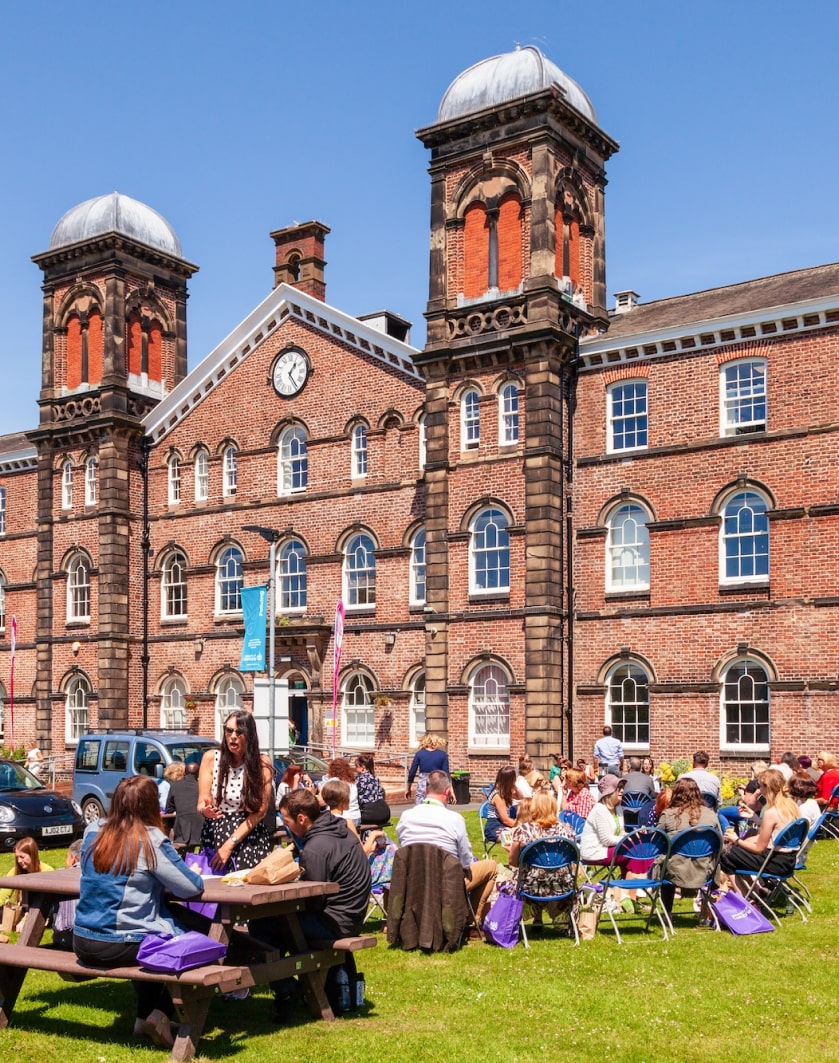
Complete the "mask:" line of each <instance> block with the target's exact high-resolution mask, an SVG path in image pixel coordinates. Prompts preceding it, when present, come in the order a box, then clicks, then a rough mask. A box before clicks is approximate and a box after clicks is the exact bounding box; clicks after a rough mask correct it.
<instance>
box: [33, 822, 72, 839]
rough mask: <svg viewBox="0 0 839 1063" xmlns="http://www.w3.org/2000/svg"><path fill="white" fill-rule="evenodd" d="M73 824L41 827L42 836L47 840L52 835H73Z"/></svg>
mask: <svg viewBox="0 0 839 1063" xmlns="http://www.w3.org/2000/svg"><path fill="white" fill-rule="evenodd" d="M72 833H73V824H72V823H63V824H61V825H60V826H58V827H41V834H43V836H44V837H45V838H46V837H47V836H48V835H50V834H72Z"/></svg>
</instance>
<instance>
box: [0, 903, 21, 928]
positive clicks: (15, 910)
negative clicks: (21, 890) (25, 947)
mask: <svg viewBox="0 0 839 1063" xmlns="http://www.w3.org/2000/svg"><path fill="white" fill-rule="evenodd" d="M24 915H26V909H25V908H24V907H23V905H22V904H9V903H8V902H7V903H6V904H4V905H3V919H2V922H0V933H3V934H11V932H12V931H13V930H16V929H17V928H18V924H19V923H20V922H21V921H22V919H23V917H24Z"/></svg>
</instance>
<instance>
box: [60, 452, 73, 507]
mask: <svg viewBox="0 0 839 1063" xmlns="http://www.w3.org/2000/svg"><path fill="white" fill-rule="evenodd" d="M61 508H62V509H72V508H73V463H72V461H65V462H64V464H63V465H62V466H61Z"/></svg>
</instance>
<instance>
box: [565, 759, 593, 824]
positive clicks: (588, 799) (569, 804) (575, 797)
mask: <svg viewBox="0 0 839 1063" xmlns="http://www.w3.org/2000/svg"><path fill="white" fill-rule="evenodd" d="M593 808H594V798H593V797H592V796H591V790H589V787H588V780H587V779H586V776H585V774H584V773H583V772H581V771H578V770H577V768H569V769H568V771H566V773H565V786H564V787H563V789H562V790H561V791H560V811H561V812H576V813H577V815H578V816H582V817H583V819H588V817H589V813H590V812H591V810H592V809H593Z"/></svg>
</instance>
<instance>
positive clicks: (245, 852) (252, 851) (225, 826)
mask: <svg viewBox="0 0 839 1063" xmlns="http://www.w3.org/2000/svg"><path fill="white" fill-rule="evenodd" d="M219 757H220V753H219V751H218V750H216V751H215V754H214V760H213V784H212V789H211V790H210V793H211V794H213V796H215V794H216V788H217V786H218V770H219ZM244 783H245V765H244V764H240V765H239V767H238V768H231V769H230V770H229V771H228V773H227V785H226V786H225V788H224V793H223V794H222V799H221V806H220V807H221V812H222V815H221V816H220V817H219V818H218V819H205V820H204V826H203V827H202V828H201V845H202V846H203V847H204V848H205V849H212V850H213V852H217V851H218V849H219V848H220V847H221V846H222V845H223V844H224V843H225V842H226V841H227V839H228V838H229V837H230V836H231V835H232V834H233V833H234V832H235V831H236V829H237V827H238V826H239V824H240V823H244V821H245V820H246V819H247V818H248V813H247V810H246V809H245V807H244V803H243V797H242V791H243V789H244ZM272 848H273V846H272V844H271V835H270V834H269V833H268V828H267V827H266V826H265V820H264V819H261V820H260V821H259V823H257V825H256V826H255V827H254V828H253V830H252V831H251V832H250V834H247V835H246V836H245V837H244V838H243V839H242V840H241V841H240V842H239V844H238V845H237V846H236V847H235V848H234V849H233V852H232V853H231V855H230V861H229V863H228V865H227V867H226V869H225V870H230V868H233V869H234V870H236V871H243V870H245V869H247V868H250V867H256V865H257V864H258V863H259V861H260V860H264V859H265V857H266V856H267V855H268V854H269V853H270V852H271V849H272Z"/></svg>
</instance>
